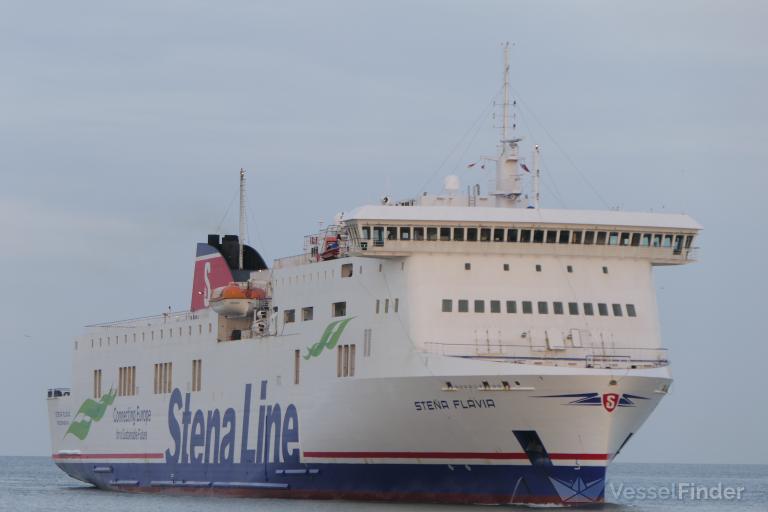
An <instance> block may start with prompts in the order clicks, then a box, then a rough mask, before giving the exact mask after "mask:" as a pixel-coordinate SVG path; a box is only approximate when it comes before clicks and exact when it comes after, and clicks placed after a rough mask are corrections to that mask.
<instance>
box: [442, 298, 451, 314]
mask: <svg viewBox="0 0 768 512" xmlns="http://www.w3.org/2000/svg"><path fill="white" fill-rule="evenodd" d="M452 311H453V300H451V299H443V313H450V312H452Z"/></svg>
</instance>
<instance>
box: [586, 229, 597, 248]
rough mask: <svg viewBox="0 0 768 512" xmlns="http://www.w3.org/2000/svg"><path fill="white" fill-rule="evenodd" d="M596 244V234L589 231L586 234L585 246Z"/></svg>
mask: <svg viewBox="0 0 768 512" xmlns="http://www.w3.org/2000/svg"><path fill="white" fill-rule="evenodd" d="M594 243H595V232H594V231H587V232H585V233H584V245H592V244H594Z"/></svg>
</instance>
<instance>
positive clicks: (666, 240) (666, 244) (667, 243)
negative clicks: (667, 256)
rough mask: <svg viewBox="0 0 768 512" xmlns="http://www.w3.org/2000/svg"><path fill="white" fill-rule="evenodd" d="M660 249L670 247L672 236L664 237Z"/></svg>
mask: <svg viewBox="0 0 768 512" xmlns="http://www.w3.org/2000/svg"><path fill="white" fill-rule="evenodd" d="M662 247H672V235H664V242H663V243H662Z"/></svg>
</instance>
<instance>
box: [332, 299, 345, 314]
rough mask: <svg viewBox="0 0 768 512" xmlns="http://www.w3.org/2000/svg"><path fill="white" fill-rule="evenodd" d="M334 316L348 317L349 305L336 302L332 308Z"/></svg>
mask: <svg viewBox="0 0 768 512" xmlns="http://www.w3.org/2000/svg"><path fill="white" fill-rule="evenodd" d="M331 312H332V314H333V316H335V317H336V316H346V315H347V303H346V302H334V303H333V305H332V307H331Z"/></svg>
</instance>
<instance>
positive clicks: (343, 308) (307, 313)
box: [283, 301, 347, 324]
mask: <svg viewBox="0 0 768 512" xmlns="http://www.w3.org/2000/svg"><path fill="white" fill-rule="evenodd" d="M346 315H347V303H346V301H344V302H334V303H333V304H331V316H334V317H336V316H346ZM313 318H315V308H314V307H313V306H307V307H304V308H301V321H302V322H308V321H309V320H312V319H313ZM295 321H296V310H295V309H285V310H283V322H284V323H286V324H290V323H293V322H295Z"/></svg>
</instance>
